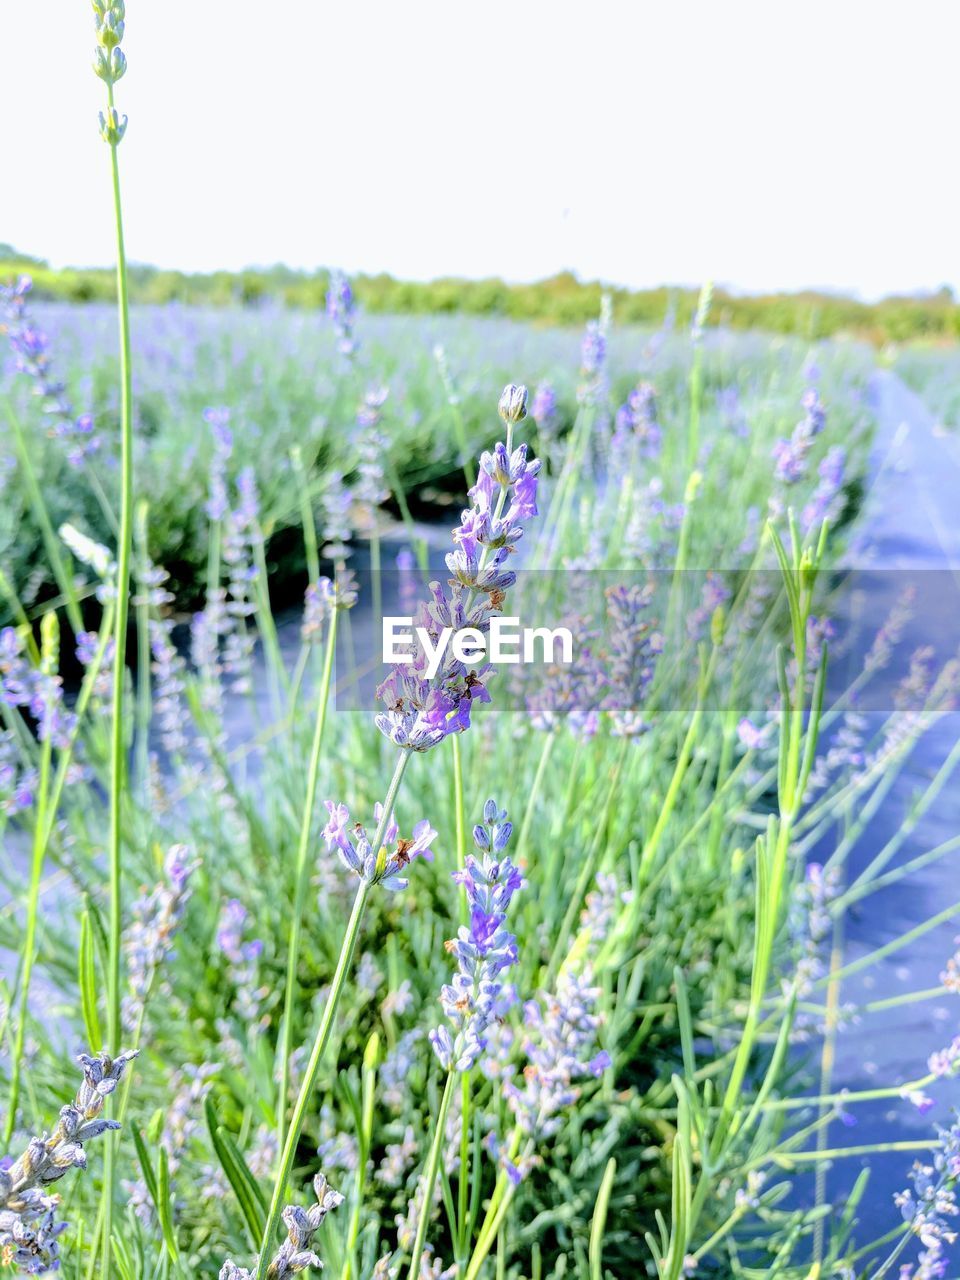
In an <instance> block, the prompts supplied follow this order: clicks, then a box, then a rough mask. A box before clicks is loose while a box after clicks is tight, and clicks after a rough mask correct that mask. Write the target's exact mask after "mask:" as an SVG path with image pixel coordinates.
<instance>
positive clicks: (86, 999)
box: [77, 911, 103, 1053]
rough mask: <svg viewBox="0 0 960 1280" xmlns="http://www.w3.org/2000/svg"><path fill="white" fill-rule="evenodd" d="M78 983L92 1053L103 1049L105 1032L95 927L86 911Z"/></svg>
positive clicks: (81, 933) (81, 921) (78, 959)
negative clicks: (100, 1010) (100, 998)
mask: <svg viewBox="0 0 960 1280" xmlns="http://www.w3.org/2000/svg"><path fill="white" fill-rule="evenodd" d="M77 983H78V985H79V987H80V1009H81V1012H82V1014H83V1025H84V1027H85V1028H86V1032H87V1043H88V1044H89V1046H90V1052H91V1053H99V1052H100V1050H101V1049H102V1048H103V1032H102V1031H101V1029H100V1013H99V1010H98V1009H97V971H96V962H95V959H94V946H93V927H92V925H91V923H90V913H89V912H88V911H85V912H84V913H83V916H82V918H81V920H80V950H79V952H78V953H77Z"/></svg>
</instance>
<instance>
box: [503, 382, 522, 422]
mask: <svg viewBox="0 0 960 1280" xmlns="http://www.w3.org/2000/svg"><path fill="white" fill-rule="evenodd" d="M498 408H499V411H500V417H501V418H502V419H503V420H504V422H514V423H516V422H521V421H522V420H523V419H524V418H525V417H526V416H527V388H526V387H524V386H518V385H516V384H515V383H513V382H510V383H508V384H507V386H505V387H504V388H503V393H502V394H501V396H500V404H499V405H498Z"/></svg>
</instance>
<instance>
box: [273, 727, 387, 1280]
mask: <svg viewBox="0 0 960 1280" xmlns="http://www.w3.org/2000/svg"><path fill="white" fill-rule="evenodd" d="M409 760H410V753H409V751H401V752H400V756H399V758H398V760H397V767H396V768H395V769H394V771H393V777H392V779H391V780H390V786H389V787H388V789H387V795H386V799H385V800H384V802H383V812H382V814H381V815H380V822H379V823H378V825H377V832H376V835H375V836H374V838H373V848H374V849H379V848H380V846H381V845H382V843H383V837H384V833H385V832H386V829H387V824H388V823H389V821H390V815H391V813H392V812H393V805H394V801H395V800H396V797H397V791H398V790H399V789H400V781H401V779H402V778H403V774H404V770H405V769H406V767H407V764H408V763H409ZM370 889H371V885H370V884H369V883H368V882H367V881H366V880H361V881H360V887H359V888H358V889H357V896H356V897H355V898H354V900H353V910H352V911H351V912H350V920H349V922H348V923H347V931H346V933H345V934H344V938H343V944H342V946H341V947H340V957H339V959H338V960H337V967H336V969H335V970H334V974H333V980H332V982H331V984H330V994H329V995H328V996H327V1002H326V1004H325V1005H324V1008H323V1016H322V1017H321V1019H320V1026H319V1027H318V1028H317V1034H316V1038H315V1040H314V1042H313V1049H312V1051H311V1053H310V1060H309V1062H308V1063H307V1068H306V1071H305V1072H304V1076H303V1082H302V1083H301V1085H300V1092H299V1094H298V1095H297V1101H296V1104H295V1105H294V1108H293V1116H292V1117H291V1120H290V1126H289V1128H288V1129H287V1136H286V1140H285V1141H284V1144H283V1151H282V1153H281V1155H280V1167H279V1169H278V1170H277V1177H276V1182H275V1183H274V1188H273V1196H272V1198H271V1200H270V1211H269V1213H268V1214H267V1222H266V1226H265V1227H264V1231H263V1239H262V1241H261V1242H260V1255H259V1257H258V1259H257V1269H256V1272H255V1273H254V1280H265V1277H266V1274H267V1268H268V1267H269V1265H270V1250H271V1246H272V1244H273V1238H274V1234H275V1232H276V1230H277V1224H278V1222H279V1221H280V1212H281V1209H282V1207H283V1198H284V1195H285V1194H286V1189H287V1182H288V1180H289V1178H290V1170H291V1169H292V1167H293V1161H294V1159H295V1157H296V1153H297V1143H298V1142H299V1141H300V1133H301V1131H302V1129H303V1122H304V1119H305V1117H306V1113H307V1107H308V1106H309V1104H310V1099H311V1095H312V1094H313V1087H314V1085H315V1084H316V1081H317V1075H318V1073H319V1071H320V1063H321V1061H322V1060H323V1055H324V1052H325V1051H326V1048H327V1044H328V1042H329V1040H330V1032H331V1031H332V1029H333V1021H334V1018H335V1016H336V1012H337V1006H338V1005H339V1003H340V997H341V995H342V994H343V988H344V984H345V982H346V977H347V971H348V970H349V968H350V963H351V961H352V960H353V951H354V948H355V946H356V944H357V935H358V934H359V932H360V921H361V920H362V919H363V912H364V908H365V907H366V904H367V896H368V894H369V893H370Z"/></svg>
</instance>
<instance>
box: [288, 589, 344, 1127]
mask: <svg viewBox="0 0 960 1280" xmlns="http://www.w3.org/2000/svg"><path fill="white" fill-rule="evenodd" d="M339 612H340V611H339V610H338V609H334V610H333V612H332V614H331V615H330V628H329V632H328V634H327V647H326V652H325V654H324V660H323V676H322V678H321V681H320V692H319V694H318V696H317V715H316V720H315V721H314V726H313V742H312V743H311V746H310V763H309V765H308V767H307V790H306V796H305V798H304V804H303V813H302V815H301V819H300V840H299V844H298V846H297V878H296V887H295V889H294V896H293V918H292V921H291V924H290V938H289V940H288V944H287V980H286V984H285V986H284V996H283V1023H282V1027H283V1030H282V1032H281V1035H280V1084H279V1092H278V1095H277V1134H278V1136H279V1139H280V1142H281V1143H282V1142H283V1137H284V1128H285V1125H286V1116H287V1088H288V1084H289V1078H290V1054H291V1052H292V1051H293V1006H294V1002H295V1000H296V995H297V965H298V964H299V961H300V935H301V931H302V929H303V905H304V900H305V899H306V895H307V884H308V882H309V879H310V837H311V835H312V833H313V814H314V809H315V806H316V797H317V779H318V776H319V773H320V755H321V750H322V746H323V730H324V726H325V724H326V719H327V706H328V703H329V701H330V678H331V674H332V672H333V655H334V653H335V651H336V647H337V644H336V641H337V618H338V616H339Z"/></svg>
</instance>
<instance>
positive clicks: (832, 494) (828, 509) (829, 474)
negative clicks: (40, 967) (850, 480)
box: [800, 445, 847, 534]
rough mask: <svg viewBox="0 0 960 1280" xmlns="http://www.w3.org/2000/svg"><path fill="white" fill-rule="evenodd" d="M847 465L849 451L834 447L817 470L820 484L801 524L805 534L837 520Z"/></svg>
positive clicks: (837, 446) (806, 508) (803, 515)
mask: <svg viewBox="0 0 960 1280" xmlns="http://www.w3.org/2000/svg"><path fill="white" fill-rule="evenodd" d="M846 464H847V451H846V449H844V448H843V447H842V446H841V445H833V446H832V447H831V448H830V449H828V450H827V453H826V456H825V457H824V459H823V461H822V462H821V463H820V466H819V467H818V468H817V473H818V475H819V476H820V483H819V484H818V485H817V487H816V489H815V490H814V491H813V496H812V497H811V499H810V501H809V502H808V503H807V504H806V506H805V507H804V508H803V512H802V514H801V517H800V523H801V526H802V528H803V531H804V533H805V534H809V533H810V532H811V531H812V530H814V529H819V527H820V525H821V524H822V523H823V522H824V520H832V519H834V518H835V516H836V514H837V511H838V509H839V508H840V507H841V505H842V504H841V501H840V498H841V493H842V490H843V476H844V469H845V467H846Z"/></svg>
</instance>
